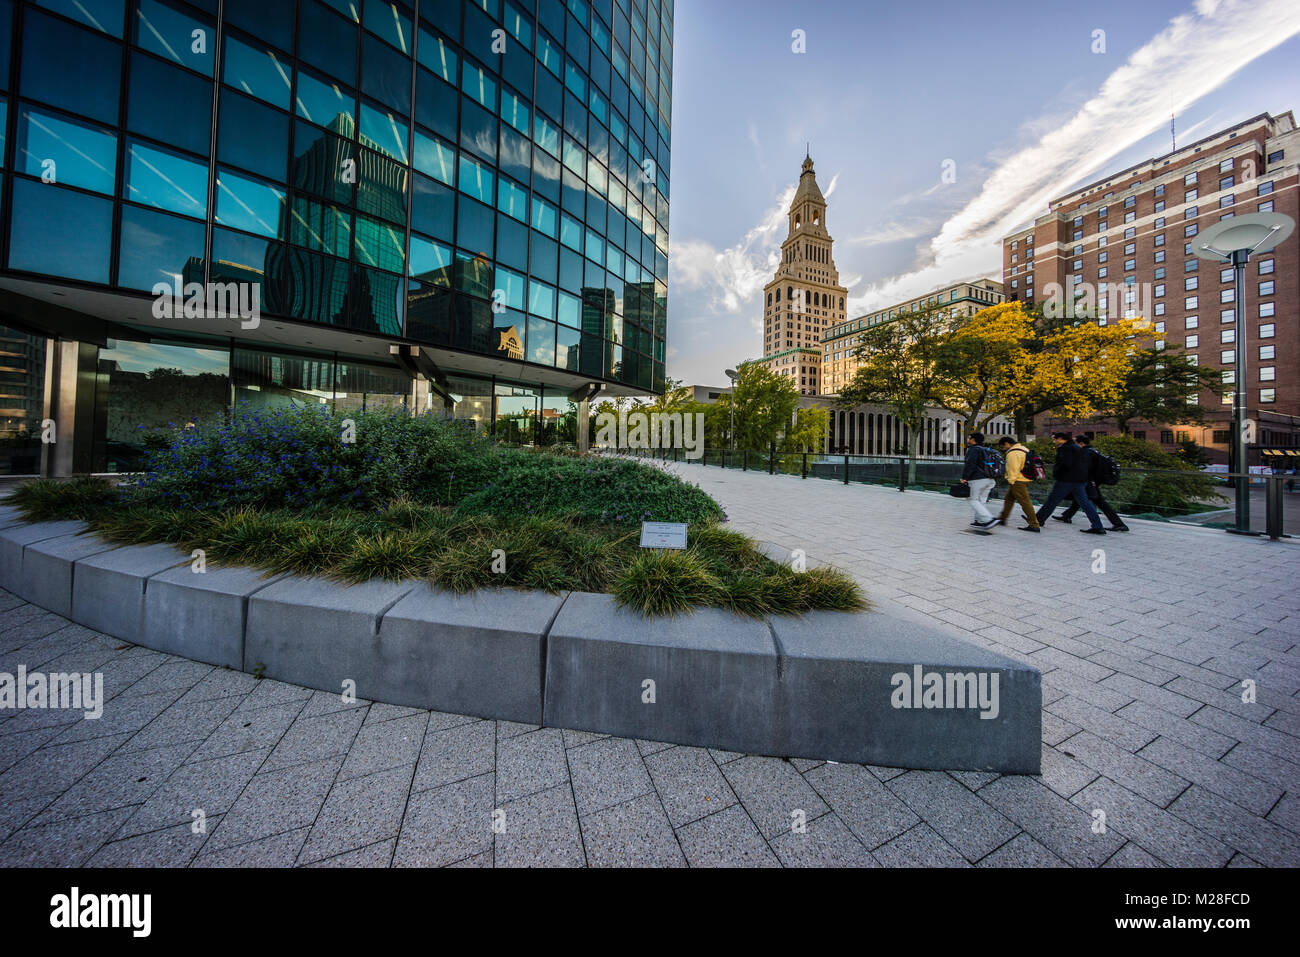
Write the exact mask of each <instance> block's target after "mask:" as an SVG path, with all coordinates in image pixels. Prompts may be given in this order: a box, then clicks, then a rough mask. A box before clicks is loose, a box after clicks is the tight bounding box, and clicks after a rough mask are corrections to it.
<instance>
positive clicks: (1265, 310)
mask: <svg viewBox="0 0 1300 957" xmlns="http://www.w3.org/2000/svg"><path fill="white" fill-rule="evenodd" d="M1276 314H1277V304H1276V303H1272V302H1261V303H1260V304H1259V318H1261V319H1268V318H1270V317H1271V316H1274V315H1276Z"/></svg>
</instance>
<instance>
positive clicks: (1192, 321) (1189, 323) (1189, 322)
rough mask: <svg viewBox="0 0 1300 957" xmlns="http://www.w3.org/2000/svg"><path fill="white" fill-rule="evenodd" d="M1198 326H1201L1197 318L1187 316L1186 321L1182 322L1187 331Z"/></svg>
mask: <svg viewBox="0 0 1300 957" xmlns="http://www.w3.org/2000/svg"><path fill="white" fill-rule="evenodd" d="M1200 324H1201V320H1200V318H1199V317H1197V316H1188V317H1187V318H1186V319H1184V320H1183V325H1184V326H1185V327H1186V328H1188V329H1195V328H1197V327H1198V326H1199V325H1200Z"/></svg>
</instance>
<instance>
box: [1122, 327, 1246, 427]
mask: <svg viewBox="0 0 1300 957" xmlns="http://www.w3.org/2000/svg"><path fill="white" fill-rule="evenodd" d="M1223 390H1224V385H1223V380H1222V377H1221V376H1220V374H1219V371H1218V370H1217V369H1212V368H1210V367H1209V366H1198V365H1194V364H1193V363H1192V362H1191V360H1190V358H1189V356H1188V355H1187V353H1186V351H1185V350H1184V349H1183V348H1182V347H1181V346H1172V347H1167V348H1165V349H1159V350H1157V349H1142V350H1139V351H1137V352H1136V353H1134V354H1133V356H1132V357H1131V359H1130V365H1129V371H1128V375H1126V376H1125V377H1124V383H1123V388H1122V391H1121V393H1120V399H1119V401H1118V402H1117V403H1116V404H1115V405H1114V406H1112V407H1111V408H1110V409H1109V410H1108V412H1109V416H1108V417H1109V418H1113V419H1114V420H1115V424H1116V425H1117V426H1118V427H1119V430H1120V432H1121V433H1122V434H1124V435H1128V434H1129V425H1130V423H1132V422H1135V421H1137V422H1150V423H1152V424H1154V425H1184V424H1198V425H1199V424H1201V423H1203V422H1204V421H1205V414H1206V412H1207V411H1209V410H1208V409H1206V408H1205V406H1203V405H1201V403H1200V398H1201V394H1202V393H1203V392H1209V393H1211V394H1213V395H1216V396H1220V395H1223Z"/></svg>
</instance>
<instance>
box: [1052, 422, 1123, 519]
mask: <svg viewBox="0 0 1300 957" xmlns="http://www.w3.org/2000/svg"><path fill="white" fill-rule="evenodd" d="M1074 442H1075V444H1076V445H1078V446H1080V447H1081V448H1082V449H1083V450H1084V452H1085V453H1087V456H1088V486H1087V489H1088V498H1089V499H1090V500H1091V501H1092V504H1093V505H1096V506H1097V508H1098V509H1100V510H1101V512H1102V514H1103V515H1105V516H1106V521H1108V522H1110V530H1111V531H1112V532H1127V531H1129V527H1128V526H1127V525H1125V524H1124V519H1122V518H1120V517H1119V513H1118V512H1116V511H1115V509H1114V508H1112V507H1111V504H1110V502H1108V501H1106V496H1104V495H1102V494H1101V484H1100V483H1099V482H1098V479H1099V478H1100V477H1101V471H1100V469H1099V468H1098V466H1099V465H1100V464H1101V452H1099V451H1098V450H1097V448H1096V447H1095V446H1094V445H1093V444H1092V439H1090V438H1089V437H1088V436H1086V435H1081V436H1079V437H1078V438H1076V439H1075V440H1074ZM1078 510H1079V503H1078V502H1077V501H1075V500H1074V496H1073V495H1071V496H1070V507H1069V508H1067V509H1066V510H1065V511H1064V512H1063V513H1061V514H1060V515H1053V516H1052V518H1053V519H1055V520H1056V521H1058V522H1064V523H1065V524H1066V525H1069V524H1070V520H1071V519H1073V518H1074V513H1075V512H1077V511H1078Z"/></svg>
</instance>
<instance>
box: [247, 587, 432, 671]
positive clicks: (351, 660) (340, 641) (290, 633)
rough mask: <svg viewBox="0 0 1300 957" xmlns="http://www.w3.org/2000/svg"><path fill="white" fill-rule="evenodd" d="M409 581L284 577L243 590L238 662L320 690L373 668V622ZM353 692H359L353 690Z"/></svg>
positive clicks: (407, 589) (375, 627)
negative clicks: (351, 582)
mask: <svg viewBox="0 0 1300 957" xmlns="http://www.w3.org/2000/svg"><path fill="white" fill-rule="evenodd" d="M415 585H416V583H415V582H400V583H394V582H385V581H371V582H366V583H364V584H361V585H343V584H340V583H339V582H335V581H329V580H327V579H323V578H285V579H283V580H281V581H278V582H276V583H274V584H273V585H269V586H267V587H266V588H263V589H261V590H260V591H258V592H256V593H254V594H253V595H251V596H250V597H249V599H248V624H247V627H246V629H245V631H244V664H243V670H244V671H249V672H253V671H256V669H257V666H258V665H259V664H260V665H262V666H263V669H264V670H263V674H265V675H266V676H267V677H268V678H278V679H280V680H281V681H288V682H292V683H294V684H300V685H304V686H305V687H308V688H316V689H318V690H320V691H334V692H340V691H341V690H342V682H343V681H345V680H347V679H352V680H354V681H356V682H357V686H358V689H359V688H360V685H361V680H362V678H363V677H364V676H366V675H368V674H372V673H373V667H374V664H373V662H374V659H375V658H376V657H377V655H378V650H379V622H380V619H381V618H383V616H384V613H385V612H387V611H388V610H389V609H390V608H392V607H393V606H394V605H396V604H397V602H398V600H399V599H401V598H402V597H403V596H404V595H406V594H407V593H408V592H410V591H411V589H412V588H414V587H415ZM358 696H360V694H359V693H358Z"/></svg>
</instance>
